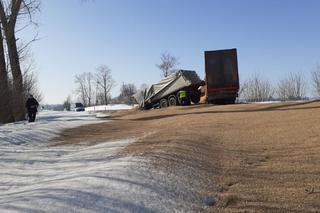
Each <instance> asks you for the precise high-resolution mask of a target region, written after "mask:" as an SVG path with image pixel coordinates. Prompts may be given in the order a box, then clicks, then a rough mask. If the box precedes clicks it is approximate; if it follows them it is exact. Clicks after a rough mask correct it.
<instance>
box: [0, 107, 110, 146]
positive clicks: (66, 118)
mask: <svg viewBox="0 0 320 213" xmlns="http://www.w3.org/2000/svg"><path fill="white" fill-rule="evenodd" d="M98 122H102V121H101V120H98V119H97V118H96V117H95V115H93V114H89V113H87V112H57V111H41V112H40V113H39V115H38V116H37V119H36V122H34V123H28V122H26V121H24V122H17V123H10V124H6V125H2V126H0V145H1V146H2V145H5V144H15V145H20V144H24V143H27V145H34V143H40V144H41V143H46V142H48V141H49V140H50V139H52V138H54V137H55V136H57V135H58V134H59V133H60V132H61V131H62V130H63V129H66V128H73V127H77V126H81V125H84V124H90V123H98ZM104 122H105V121H104ZM30 143H31V144H30ZM44 145H47V144H44Z"/></svg>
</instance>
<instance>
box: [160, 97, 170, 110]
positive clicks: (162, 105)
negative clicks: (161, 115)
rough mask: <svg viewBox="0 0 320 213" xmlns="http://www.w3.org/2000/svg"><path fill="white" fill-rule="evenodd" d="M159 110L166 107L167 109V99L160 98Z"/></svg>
mask: <svg viewBox="0 0 320 213" xmlns="http://www.w3.org/2000/svg"><path fill="white" fill-rule="evenodd" d="M159 104H160V108H166V107H168V101H167V99H165V98H162V99H161V100H160V103H159Z"/></svg>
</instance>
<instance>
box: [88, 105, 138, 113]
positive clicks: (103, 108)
mask: <svg viewBox="0 0 320 213" xmlns="http://www.w3.org/2000/svg"><path fill="white" fill-rule="evenodd" d="M132 108H134V106H131V105H126V104H114V105H101V106H92V107H86V108H85V110H86V111H88V112H92V111H114V110H128V109H132Z"/></svg>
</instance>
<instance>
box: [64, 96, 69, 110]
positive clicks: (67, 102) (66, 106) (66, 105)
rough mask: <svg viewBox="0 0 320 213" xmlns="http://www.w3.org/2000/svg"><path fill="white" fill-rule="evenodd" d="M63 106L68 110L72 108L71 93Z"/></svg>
mask: <svg viewBox="0 0 320 213" xmlns="http://www.w3.org/2000/svg"><path fill="white" fill-rule="evenodd" d="M63 108H64V109H65V110H67V111H70V110H71V97H70V95H69V96H68V97H67V99H66V100H65V101H64V102H63Z"/></svg>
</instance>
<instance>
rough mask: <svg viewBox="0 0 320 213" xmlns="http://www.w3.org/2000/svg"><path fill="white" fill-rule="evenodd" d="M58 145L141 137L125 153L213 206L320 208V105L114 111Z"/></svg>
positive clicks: (259, 209) (228, 209) (263, 209)
mask: <svg viewBox="0 0 320 213" xmlns="http://www.w3.org/2000/svg"><path fill="white" fill-rule="evenodd" d="M111 120H112V122H106V123H100V124H93V125H87V126H82V127H77V128H74V129H69V130H66V131H64V132H63V133H62V134H61V136H60V137H58V138H56V139H55V140H54V144H55V145H64V144H76V143H82V144H83V143H84V142H85V143H87V144H89V145H90V144H96V143H99V142H100V141H114V140H118V139H126V138H136V139H137V142H135V143H132V144H130V145H128V146H127V147H126V148H125V149H123V150H122V151H121V152H120V153H117V155H119V156H140V157H144V158H147V159H149V160H150V165H149V166H150V168H151V169H153V170H156V171H158V172H164V173H165V174H168V175H176V176H180V177H181V179H183V180H184V181H185V182H186V183H190V187H193V189H194V190H197V191H198V192H197V193H199V194H200V195H201V196H203V198H205V197H208V196H215V197H216V198H217V199H218V202H217V204H216V205H214V206H213V207H210V208H207V209H206V210H208V211H209V212H211V211H215V212H319V211H320V154H319V153H320V103H319V102H295V103H272V104H237V105H227V106H214V105H192V106H189V107H172V108H167V109H157V110H150V111H139V110H129V111H126V112H118V113H114V114H113V115H112V118H111Z"/></svg>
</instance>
